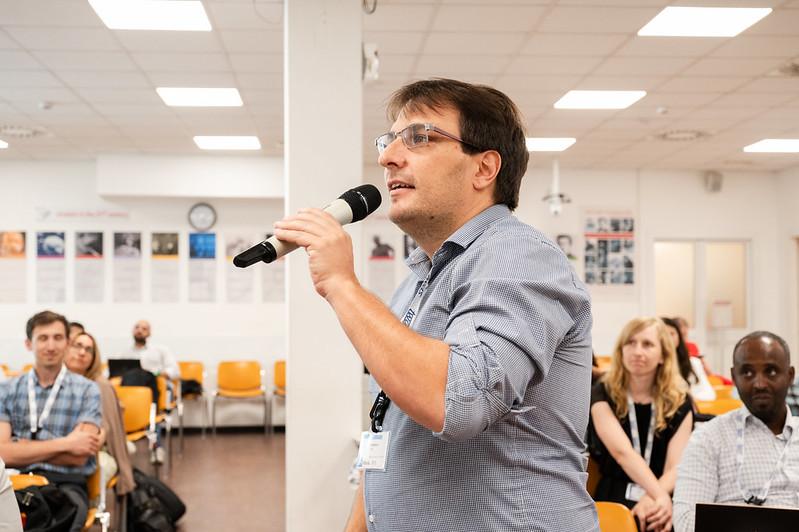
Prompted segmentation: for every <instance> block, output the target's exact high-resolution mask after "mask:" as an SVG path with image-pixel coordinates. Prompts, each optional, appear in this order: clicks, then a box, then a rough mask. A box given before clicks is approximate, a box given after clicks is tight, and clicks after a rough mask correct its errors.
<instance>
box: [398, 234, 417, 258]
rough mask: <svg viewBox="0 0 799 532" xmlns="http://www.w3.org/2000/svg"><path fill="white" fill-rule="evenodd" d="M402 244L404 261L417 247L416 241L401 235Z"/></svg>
mask: <svg viewBox="0 0 799 532" xmlns="http://www.w3.org/2000/svg"><path fill="white" fill-rule="evenodd" d="M402 244H403V247H404V248H405V252H404V254H403V257H404V258H406V259H407V258H408V257H410V256H411V253H413V250H414V249H416V248H417V247H418V245H417V244H416V240H414V239H413V238H411V237H410V236H409V235H402Z"/></svg>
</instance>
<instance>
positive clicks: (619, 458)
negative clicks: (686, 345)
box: [588, 318, 693, 532]
mask: <svg viewBox="0 0 799 532" xmlns="http://www.w3.org/2000/svg"><path fill="white" fill-rule="evenodd" d="M692 428H693V415H692V403H691V399H690V397H689V395H688V386H687V385H686V383H685V381H684V380H683V379H682V377H680V373H679V370H678V367H677V355H676V354H675V352H674V346H673V345H672V342H671V339H670V338H669V336H668V332H667V331H666V326H665V325H664V324H663V322H662V321H660V320H659V319H657V318H636V319H634V320H632V321H630V322H629V323H628V324H627V325H625V326H624V329H623V330H622V332H621V335H620V336H619V339H618V341H617V342H616V347H615V349H614V351H613V355H612V361H611V366H610V369H609V370H608V372H607V373H606V374H605V375H604V376H603V377H602V379H601V380H600V381H599V382H597V383H596V384H595V385H594V387H593V389H592V390H591V422H590V424H589V435H588V438H589V444H590V449H591V456H592V458H593V459H594V460H595V461H596V462H597V464H598V466H599V469H600V471H601V473H602V477H601V478H600V480H599V484H598V485H597V489H596V493H595V495H594V498H595V499H596V500H597V501H612V502H619V503H622V504H624V505H626V506H627V507H629V508H632V510H633V514H634V515H635V516H636V518H637V519H638V521H639V523H640V525H641V530H654V531H656V532H660V531H669V530H671V512H672V508H671V492H672V491H673V490H674V482H675V480H676V477H677V464H678V463H679V461H680V457H681V455H682V452H683V449H684V448H685V445H686V444H687V443H688V438H689V437H690V435H691V430H692Z"/></svg>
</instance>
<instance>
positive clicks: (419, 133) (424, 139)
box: [375, 124, 482, 154]
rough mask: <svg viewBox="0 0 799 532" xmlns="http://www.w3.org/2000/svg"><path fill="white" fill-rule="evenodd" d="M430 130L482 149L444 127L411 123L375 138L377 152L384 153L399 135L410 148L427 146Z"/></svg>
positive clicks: (476, 148)
mask: <svg viewBox="0 0 799 532" xmlns="http://www.w3.org/2000/svg"><path fill="white" fill-rule="evenodd" d="M430 131H435V132H436V133H438V134H439V135H443V136H445V137H447V138H450V139H452V140H455V141H457V142H460V143H461V144H465V145H466V146H469V147H470V148H474V149H475V150H478V151H482V150H481V149H480V148H478V147H477V146H475V145H474V144H469V143H468V142H466V141H465V140H463V139H461V138H459V137H456V136H455V135H453V134H452V133H447V132H446V131H444V130H443V129H439V128H437V127H436V126H434V125H433V124H411V125H409V126H408V127H406V128H404V129H401V130H399V131H397V132H396V133H395V132H394V131H389V132H388V133H383V134H382V135H380V136H379V137H377V138H376V139H375V146H377V153H379V154H382V153H383V152H384V151H386V148H388V145H389V144H391V143H392V142H394V141H395V140H397V137H401V138H402V143H403V144H405V147H406V148H408V149H409V150H412V149H414V148H418V147H420V146H425V145H426V144H427V143H428V142H430V134H429V132H430Z"/></svg>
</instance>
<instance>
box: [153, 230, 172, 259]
mask: <svg viewBox="0 0 799 532" xmlns="http://www.w3.org/2000/svg"><path fill="white" fill-rule="evenodd" d="M150 248H151V249H152V254H153V257H177V256H178V234H177V233H153V235H152V240H151V243H150Z"/></svg>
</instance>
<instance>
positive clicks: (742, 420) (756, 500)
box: [735, 412, 796, 506]
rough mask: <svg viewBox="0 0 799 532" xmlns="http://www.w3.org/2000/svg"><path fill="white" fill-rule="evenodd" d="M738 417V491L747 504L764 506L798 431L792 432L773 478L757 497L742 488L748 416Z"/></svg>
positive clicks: (741, 415) (740, 413) (741, 414)
mask: <svg viewBox="0 0 799 532" xmlns="http://www.w3.org/2000/svg"><path fill="white" fill-rule="evenodd" d="M737 417H738V427H737V428H736V430H735V465H736V469H737V470H738V474H737V475H736V480H737V482H738V490H739V491H740V492H741V496H742V497H743V499H744V502H745V503H746V504H754V505H755V506H762V505H763V503H764V502H766V498H768V492H769V490H771V483H772V482H774V479H775V478H776V477H777V475H778V474H779V473H780V471H782V469H783V465H784V464H785V454H786V451H787V450H788V447H790V446H791V441H792V440H793V437H794V436H795V435H796V429H794V430H793V431H792V432H791V437H790V438H788V441H787V442H785V447H783V448H782V451H781V452H780V456H779V457H778V458H777V465H776V466H775V467H774V471H772V472H771V476H769V479H768V481H767V482H766V484H765V485H764V486H763V487H762V488H761V490H760V493H759V494H758V495H755V494H754V493H752V492H751V491H744V489H743V486H741V474H742V473H743V467H744V428H745V426H746V416H745V415H744V414H743V412H738V416H737Z"/></svg>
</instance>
